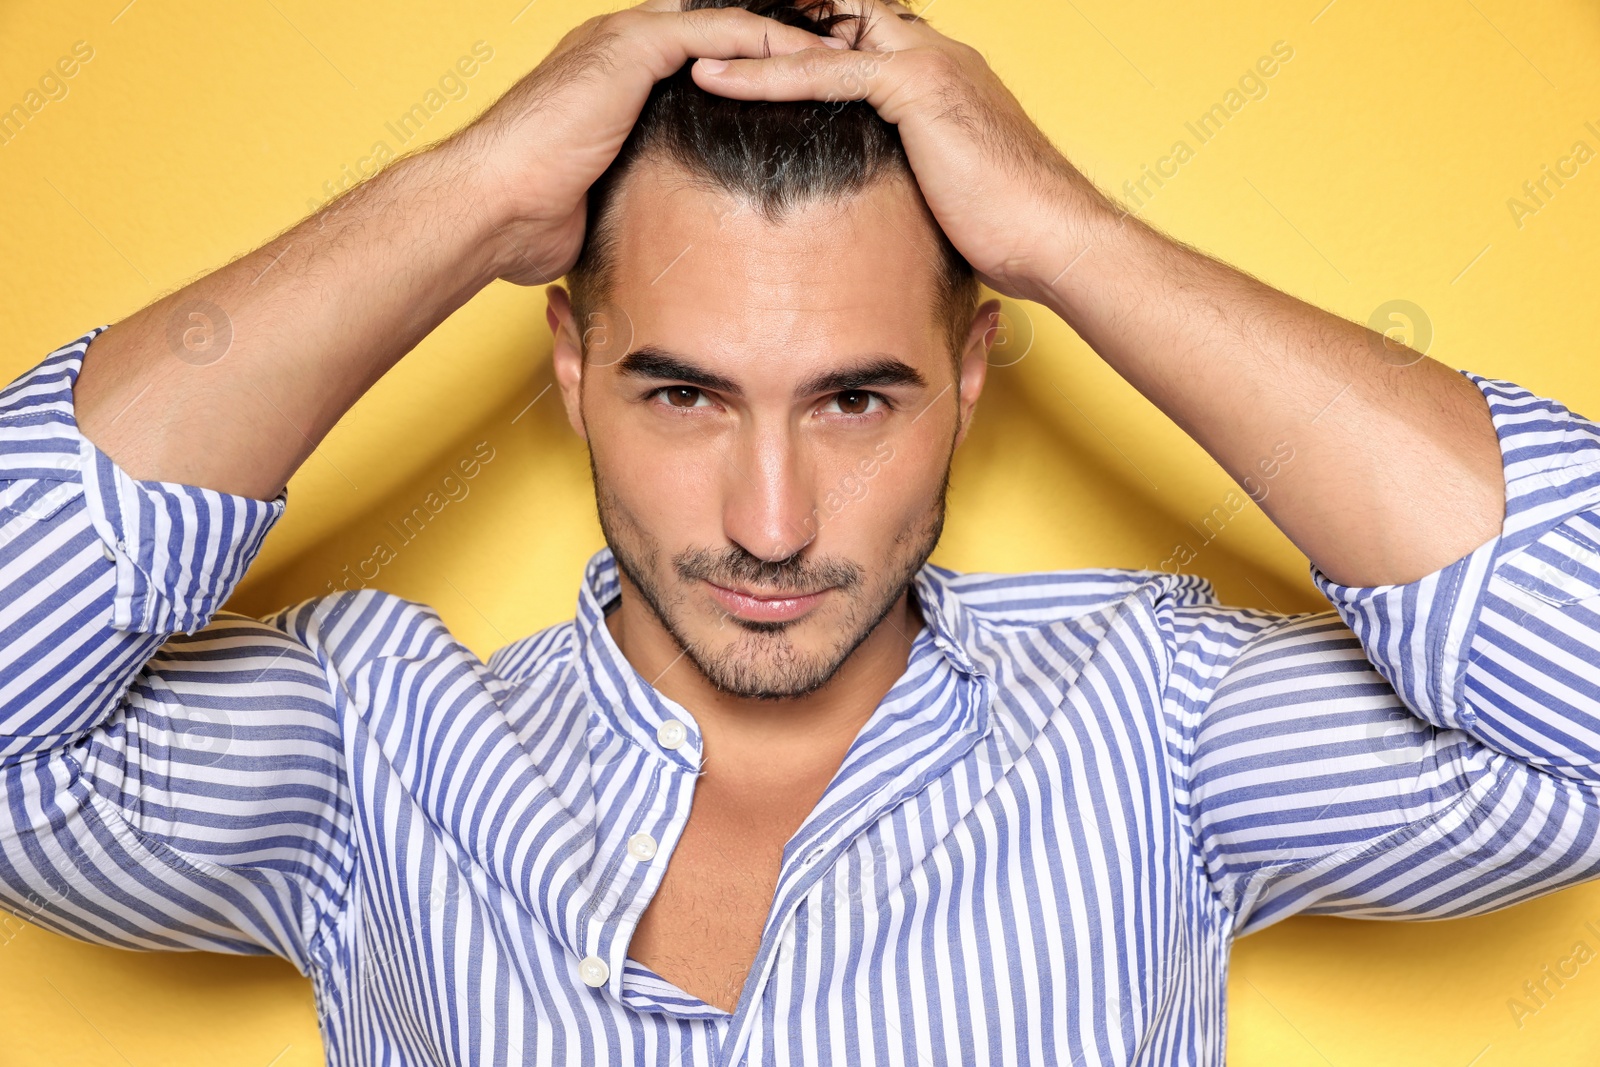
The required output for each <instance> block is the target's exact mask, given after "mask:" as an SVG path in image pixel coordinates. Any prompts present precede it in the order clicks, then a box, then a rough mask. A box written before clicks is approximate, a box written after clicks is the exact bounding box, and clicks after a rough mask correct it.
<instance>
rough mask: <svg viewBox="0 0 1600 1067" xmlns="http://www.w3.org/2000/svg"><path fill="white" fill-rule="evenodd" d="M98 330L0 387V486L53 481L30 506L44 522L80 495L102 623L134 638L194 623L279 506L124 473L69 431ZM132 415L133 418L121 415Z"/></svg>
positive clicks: (207, 615)
mask: <svg viewBox="0 0 1600 1067" xmlns="http://www.w3.org/2000/svg"><path fill="white" fill-rule="evenodd" d="M106 328H107V327H105V326H98V327H96V328H95V329H93V330H90V331H89V332H88V333H87V334H85V335H84V336H82V337H80V338H78V339H77V340H76V341H73V342H72V343H71V344H68V345H65V346H63V347H61V348H58V349H57V350H56V351H54V352H52V353H50V355H48V356H46V357H45V359H44V360H43V361H42V362H41V363H39V364H38V365H37V366H35V367H34V368H33V369H32V370H30V371H28V372H26V373H25V374H23V375H22V376H21V377H19V378H17V379H16V380H15V381H13V382H12V383H11V384H10V385H8V386H6V387H5V389H4V390H0V484H4V483H5V482H8V481H9V482H21V481H25V480H28V479H34V480H37V481H38V482H41V483H50V482H55V483H58V484H57V486H56V487H55V488H54V489H51V490H49V491H47V492H46V493H44V494H42V495H41V496H40V497H39V498H38V499H39V500H40V501H50V502H53V506H50V505H47V506H46V507H44V508H40V507H38V506H34V507H31V508H30V510H29V517H30V518H32V519H33V520H34V521H36V522H37V521H46V520H48V518H49V515H50V514H53V513H54V512H55V511H58V510H60V508H61V507H62V506H64V505H65V504H66V503H67V502H68V501H70V500H71V499H72V498H73V497H75V496H77V495H78V493H79V492H81V493H82V496H83V503H84V507H85V510H86V511H87V514H88V516H89V521H90V523H91V524H92V526H93V529H94V532H95V533H96V534H98V535H99V538H100V540H101V542H102V546H101V552H102V554H104V555H105V556H106V557H107V558H108V559H109V560H111V561H112V562H113V563H114V564H115V568H116V592H115V596H114V599H113V603H112V618H111V623H112V625H113V626H115V627H116V628H117V629H120V630H128V631H133V632H139V633H173V632H177V631H184V632H192V631H194V630H198V629H200V628H201V627H203V626H204V625H205V624H206V623H207V622H208V621H210V619H211V616H212V615H213V614H214V613H215V612H216V610H217V609H218V608H219V607H221V606H222V604H223V602H224V601H226V600H227V598H228V596H229V595H230V594H231V593H232V592H233V589H234V587H235V586H236V585H237V584H238V582H239V579H240V578H242V577H243V576H244V573H245V571H246V569H247V568H248V567H249V565H250V563H251V561H252V560H254V559H255V556H256V554H257V553H258V552H259V551H260V549H261V543H262V541H263V539H264V538H265V537H266V535H267V533H268V531H269V530H271V528H272V527H273V526H274V525H275V524H276V523H277V521H278V518H279V516H281V515H282V514H283V510H284V507H285V504H286V501H287V489H285V490H284V492H281V493H279V494H278V495H277V497H275V498H274V499H272V500H257V499H254V498H252V497H246V496H239V495H235V494H232V493H224V492H221V491H218V490H215V489H205V488H201V487H199V486H193V485H184V484H181V483H178V482H166V481H155V480H143V479H137V478H134V477H132V476H131V475H129V474H128V472H127V471H125V470H123V469H122V468H121V467H120V466H118V465H117V464H116V463H115V462H114V461H113V460H112V459H111V457H110V456H107V455H106V454H105V453H104V452H102V451H100V449H99V448H97V447H96V446H95V444H94V443H93V442H92V441H90V440H89V439H88V438H87V437H85V436H84V435H83V434H82V433H81V432H80V431H79V429H78V423H77V417H76V412H75V408H74V405H73V395H72V388H73V385H74V383H76V381H77V378H78V373H79V371H80V370H81V369H82V367H83V356H84V353H85V352H86V351H87V350H88V347H89V343H90V342H91V341H93V340H94V338H95V337H97V336H98V335H99V334H101V333H102V332H104V331H105V330H106ZM130 415H131V416H132V417H137V413H136V412H132V413H130Z"/></svg>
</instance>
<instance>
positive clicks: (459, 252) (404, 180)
mask: <svg viewBox="0 0 1600 1067" xmlns="http://www.w3.org/2000/svg"><path fill="white" fill-rule="evenodd" d="M495 212H496V208H495V207H494V205H493V204H491V203H490V201H489V198H488V197H487V195H486V194H485V193H483V192H482V191H481V186H480V184H479V183H478V182H476V181H475V175H474V173H473V168H472V167H471V165H470V156H469V154H468V153H467V152H465V151H463V150H461V148H460V146H459V142H447V144H446V145H444V146H442V147H441V148H439V149H435V150H433V151H429V152H425V153H422V154H420V155H417V156H413V157H410V158H408V159H405V160H402V161H400V162H399V163H396V164H395V165H393V166H392V167H390V168H389V169H387V170H385V171H384V172H383V173H381V174H379V175H378V176H377V177H376V178H374V179H372V180H371V181H369V182H367V183H365V184H364V185H362V186H359V187H358V188H356V189H354V190H352V191H351V192H350V193H348V194H346V195H345V196H343V197H341V198H340V199H338V200H336V201H334V202H333V203H331V204H329V205H328V206H327V207H325V208H323V209H322V210H320V211H319V212H317V213H316V214H315V215H312V216H311V217H310V218H308V219H306V220H305V221H303V222H301V223H300V224H299V225H297V226H295V227H294V228H293V229H291V230H289V231H288V232H286V233H284V234H282V235H281V236H279V237H277V238H275V239H274V240H272V241H270V242H268V243H267V244H266V245H264V246H262V247H261V248H259V249H257V250H256V251H254V252H252V253H250V254H249V255H246V256H244V257H242V258H240V259H237V260H235V261H234V262H232V263H229V264H228V265H227V266H225V267H222V268H220V269H218V270H216V271H214V272H213V273H211V274H208V275H206V276H205V277H203V278H201V279H200V280H198V281H196V282H194V283H192V284H191V285H188V286H185V287H184V288H183V289H180V290H178V291H177V292H175V293H172V294H171V295H169V296H166V297H164V298H162V299H161V300H158V301H157V302H155V303H154V304H151V305H150V306H148V307H146V308H144V309H143V310H141V311H139V312H137V313H136V314H134V315H132V316H130V317H129V318H127V319H125V320H123V321H121V322H119V323H117V324H116V325H115V326H113V327H112V328H111V329H110V330H108V331H106V332H105V333H104V334H102V335H101V336H100V337H99V338H97V339H96V340H95V341H94V343H93V344H92V345H91V346H90V349H89V352H88V354H87V355H86V357H85V360H84V365H83V371H82V373H81V375H80V376H79V379H78V383H77V386H76V388H75V390H74V397H75V403H76V408H77V415H78V420H79V425H80V428H81V429H82V430H83V432H84V434H85V436H87V437H88V438H89V439H90V440H92V441H93V442H94V443H95V445H96V446H97V447H99V448H100V449H101V450H102V451H104V452H105V453H106V454H107V455H109V456H111V458H112V459H114V460H116V461H117V462H118V463H119V464H120V465H122V466H123V468H124V469H126V470H127V471H128V472H129V473H131V474H133V475H134V476H135V477H138V478H145V479H160V480H163V481H174V482H183V483H186V484H190V485H198V486H202V487H205V488H211V489H217V490H221V491H224V492H230V493H238V494H242V495H245V496H251V497H256V498H258V499H269V498H271V497H273V496H275V495H276V494H277V493H278V492H279V490H280V489H281V488H282V487H283V485H284V484H285V483H286V482H287V481H288V478H289V476H290V475H291V474H292V473H294V471H295V469H296V468H297V467H299V465H300V464H301V463H302V462H303V461H304V460H305V458H306V457H307V456H308V455H310V453H311V451H312V449H314V448H315V447H316V445H317V443H318V442H319V441H321V439H322V438H323V436H324V435H325V434H326V433H327V432H328V430H329V429H331V428H332V426H333V424H334V423H335V422H336V421H338V419H339V417H340V416H341V415H342V414H343V413H344V412H345V411H346V410H347V409H348V408H349V407H350V406H351V405H352V404H354V403H355V401H356V400H357V399H358V398H359V397H360V396H361V394H362V393H363V392H365V391H366V390H367V388H369V387H370V386H371V385H372V383H373V382H375V381H377V379H378V378H379V377H381V376H382V375H383V373H384V372H385V371H387V370H388V369H389V368H390V367H391V366H393V365H394V363H395V362H397V361H398V360H399V359H400V357H401V356H403V355H405V353H406V352H408V351H409V350H410V349H411V348H412V347H413V346H415V345H416V344H417V343H418V342H419V341H420V340H421V339H422V338H423V337H425V336H426V335H427V334H428V332H429V331H431V330H432V329H433V328H434V327H435V326H437V325H438V324H439V323H440V322H442V321H443V320H444V319H445V318H446V317H447V316H448V315H449V314H450V313H451V312H452V311H454V310H455V309H456V308H458V307H460V306H461V305H462V304H463V303H465V302H466V301H467V300H468V299H469V298H470V297H471V296H472V295H473V294H474V293H476V292H477V291H478V290H479V289H481V288H483V286H485V285H486V284H488V283H489V282H490V281H491V280H493V279H494V278H495V277H496V276H497V274H498V273H499V272H500V270H501V267H502V265H501V263H500V262H499V261H500V260H501V259H502V258H503V257H505V256H506V255H507V254H508V248H507V242H506V241H505V240H504V239H503V238H502V237H501V235H500V233H499V232H497V230H498V229H500V223H501V221H502V220H500V219H497V218H496V216H495ZM230 335H231V336H230Z"/></svg>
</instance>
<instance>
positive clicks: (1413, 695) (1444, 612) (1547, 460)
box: [1311, 371, 1600, 730]
mask: <svg viewBox="0 0 1600 1067" xmlns="http://www.w3.org/2000/svg"><path fill="white" fill-rule="evenodd" d="M1462 373H1463V374H1464V375H1465V376H1466V377H1467V378H1468V379H1469V380H1470V381H1471V382H1472V383H1473V384H1474V385H1476V386H1477V387H1478V389H1479V390H1480V391H1482V393H1483V395H1484V397H1485V398H1486V399H1487V400H1488V402H1489V411H1490V415H1491V417H1492V418H1493V420H1494V428H1495V433H1496V435H1497V437H1498V439H1499V443H1500V455H1501V462H1502V466H1503V469H1504V471H1505V485H1506V514H1505V520H1504V523H1503V524H1502V527H1501V531H1500V533H1499V535H1497V536H1496V537H1495V538H1494V539H1493V540H1491V541H1489V542H1488V543H1487V544H1484V545H1481V546H1480V547H1478V548H1477V549H1475V550H1474V551H1472V552H1471V553H1469V554H1467V555H1466V556H1464V557H1463V558H1461V559H1459V560H1457V561H1456V562H1454V563H1452V564H1450V565H1449V566H1447V567H1444V568H1442V569H1440V570H1438V571H1435V572H1434V573H1433V574H1430V575H1427V576H1426V577H1424V578H1420V579H1418V580H1417V581H1415V582H1410V583H1408V584H1406V585H1380V586H1347V585H1340V584H1338V583H1337V582H1334V581H1332V580H1331V579H1329V578H1328V576H1327V575H1326V574H1324V573H1322V571H1321V570H1320V569H1319V568H1318V567H1317V566H1316V565H1315V564H1312V566H1311V578H1312V581H1313V582H1314V583H1315V584H1316V586H1317V588H1318V589H1320V590H1321V591H1322V592H1323V594H1324V595H1325V596H1326V597H1327V598H1328V600H1329V601H1330V602H1331V603H1332V604H1333V606H1334V608H1335V609H1336V610H1337V611H1338V612H1339V614H1340V616H1341V617H1342V618H1343V619H1344V621H1345V623H1346V625H1348V626H1349V627H1350V629H1351V630H1353V631H1354V632H1355V634H1356V636H1357V637H1358V638H1360V640H1361V643H1362V646H1363V648H1364V649H1365V650H1366V653H1367V656H1368V658H1369V659H1371V660H1372V663H1373V665H1374V666H1375V667H1376V668H1377V669H1378V672H1379V673H1380V674H1382V675H1383V676H1384V678H1385V679H1387V680H1388V682H1389V683H1390V684H1391V685H1392V686H1394V688H1395V691H1396V693H1397V694H1398V695H1399V696H1400V698H1401V699H1402V700H1403V701H1405V703H1406V705H1407V706H1408V707H1410V708H1411V709H1412V710H1413V711H1414V712H1416V713H1417V714H1418V715H1420V716H1421V717H1422V718H1424V719H1426V720H1427V721H1429V722H1431V723H1433V724H1434V725H1436V726H1440V727H1443V728H1446V729H1468V730H1470V729H1471V728H1472V727H1473V726H1474V724H1475V723H1476V721H1477V717H1476V714H1475V713H1474V712H1473V711H1472V709H1471V708H1470V707H1469V705H1468V701H1467V700H1466V699H1465V694H1464V688H1465V682H1466V673H1467V667H1468V664H1469V663H1470V661H1471V658H1472V654H1473V645H1474V642H1475V640H1476V639H1477V637H1478V631H1479V624H1480V622H1481V620H1482V618H1483V615H1484V612H1485V609H1486V606H1488V605H1491V604H1493V605H1494V608H1495V610H1496V612H1497V616H1503V615H1504V614H1505V605H1506V604H1507V603H1508V602H1509V603H1511V604H1512V605H1514V604H1515V603H1516V601H1517V600H1518V599H1519V598H1531V599H1532V601H1536V602H1539V603H1541V604H1547V605H1557V606H1562V605H1570V604H1573V603H1576V602H1578V601H1580V600H1585V599H1588V598H1590V597H1595V596H1600V540H1597V539H1596V538H1595V536H1594V534H1595V533H1600V518H1597V516H1600V426H1596V425H1595V424H1594V423H1593V422H1591V421H1589V420H1588V419H1585V418H1583V417H1582V416H1581V415H1577V414H1575V413H1574V412H1572V411H1570V410H1568V409H1567V408H1566V407H1565V406H1564V405H1562V404H1560V403H1559V402H1557V401H1554V400H1549V399H1546V398H1544V397H1539V396H1536V395H1534V394H1533V393H1530V392H1529V391H1528V390H1526V389H1523V388H1522V387H1520V386H1517V385H1514V384H1512V383H1511V382H1506V381H1500V380H1496V379H1491V378H1484V377H1481V376H1479V375H1476V374H1471V373H1468V372H1465V371H1463V372H1462ZM1440 521H1448V517H1444V516H1441V519H1440Z"/></svg>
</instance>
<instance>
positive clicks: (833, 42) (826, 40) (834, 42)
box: [821, 37, 850, 48]
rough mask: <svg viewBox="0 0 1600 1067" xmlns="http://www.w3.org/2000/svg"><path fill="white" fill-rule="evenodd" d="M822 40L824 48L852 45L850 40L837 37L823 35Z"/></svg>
mask: <svg viewBox="0 0 1600 1067" xmlns="http://www.w3.org/2000/svg"><path fill="white" fill-rule="evenodd" d="M821 40H822V47H824V48H849V47H850V42H849V41H841V40H839V38H837V37H823V38H821Z"/></svg>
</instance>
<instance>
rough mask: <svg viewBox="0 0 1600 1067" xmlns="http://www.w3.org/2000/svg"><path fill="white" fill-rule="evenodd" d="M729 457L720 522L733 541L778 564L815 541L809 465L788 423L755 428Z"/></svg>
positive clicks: (753, 553) (815, 532)
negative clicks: (786, 424) (787, 425)
mask: <svg viewBox="0 0 1600 1067" xmlns="http://www.w3.org/2000/svg"><path fill="white" fill-rule="evenodd" d="M728 458H729V460H730V462H729V463H728V464H727V470H726V473H725V476H724V477H725V485H726V495H725V496H724V500H725V504H724V506H723V514H722V526H723V533H725V534H726V535H727V537H728V539H729V540H731V541H733V542H735V543H736V544H738V545H739V546H740V547H742V548H743V549H744V550H745V551H746V552H749V553H750V554H751V555H753V556H756V557H758V558H760V559H763V560H766V561H767V562H769V563H776V562H778V561H779V560H785V559H788V558H790V557H791V556H794V555H797V554H798V553H800V552H801V551H803V550H804V549H805V547H806V546H807V545H809V544H810V543H811V542H812V541H813V540H815V539H816V536H817V525H818V524H817V510H816V506H815V505H816V501H815V499H814V493H813V492H812V487H811V478H810V477H809V470H810V466H811V464H810V463H809V462H808V461H807V459H806V457H805V456H804V455H802V450H801V449H800V448H799V447H798V444H797V442H796V441H795V439H794V436H793V434H791V433H790V432H789V430H788V428H787V427H784V426H781V425H770V426H764V427H752V428H751V430H750V432H749V433H748V434H746V435H745V440H743V441H742V442H741V444H740V447H739V448H738V449H737V450H736V452H735V453H734V454H732V455H730V456H729V457H728Z"/></svg>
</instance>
